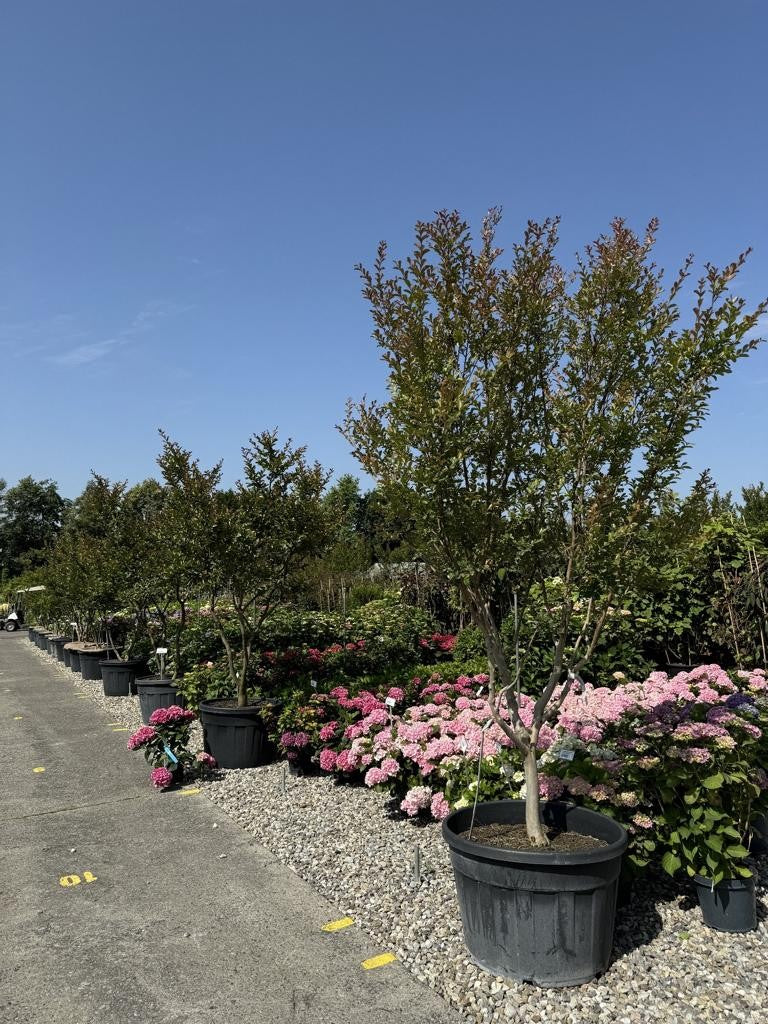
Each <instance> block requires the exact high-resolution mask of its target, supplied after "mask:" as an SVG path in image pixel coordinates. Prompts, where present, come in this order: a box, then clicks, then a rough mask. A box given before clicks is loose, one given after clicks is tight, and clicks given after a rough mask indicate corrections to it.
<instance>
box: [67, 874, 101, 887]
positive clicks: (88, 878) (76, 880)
mask: <svg viewBox="0 0 768 1024" xmlns="http://www.w3.org/2000/svg"><path fill="white" fill-rule="evenodd" d="M95 881H97V878H96V875H94V873H93V872H92V871H84V872H83V877H82V878H81V877H80V875H62V876H61V878H60V879H59V885H61V886H63V887H64V888H65V889H69V888H71V887H72V886H73V885H80V883H81V882H95Z"/></svg>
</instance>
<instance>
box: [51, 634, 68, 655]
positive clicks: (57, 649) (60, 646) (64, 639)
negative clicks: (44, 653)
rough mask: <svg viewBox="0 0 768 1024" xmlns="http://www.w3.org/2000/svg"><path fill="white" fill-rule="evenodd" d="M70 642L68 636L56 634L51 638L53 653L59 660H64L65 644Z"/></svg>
mask: <svg viewBox="0 0 768 1024" xmlns="http://www.w3.org/2000/svg"><path fill="white" fill-rule="evenodd" d="M68 642H69V637H68V636H55V637H53V638H52V639H51V647H52V648H53V650H52V651H51V653H52V654H53V655H54V656H55V658H56V660H57V661H64V644H66V643H68Z"/></svg>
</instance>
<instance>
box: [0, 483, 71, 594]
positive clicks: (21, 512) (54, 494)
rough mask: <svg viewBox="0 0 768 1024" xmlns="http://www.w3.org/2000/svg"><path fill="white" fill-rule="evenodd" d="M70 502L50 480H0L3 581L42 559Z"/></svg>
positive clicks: (0, 538) (35, 565)
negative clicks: (7, 481) (10, 484)
mask: <svg viewBox="0 0 768 1024" xmlns="http://www.w3.org/2000/svg"><path fill="white" fill-rule="evenodd" d="M68 504H69V503H68V502H67V501H66V500H65V499H64V498H62V497H61V495H60V494H59V492H58V489H57V487H56V484H55V483H54V482H53V481H51V480H33V479H32V477H31V476H25V477H23V478H22V479H21V480H19V482H18V483H17V484H16V485H15V486H14V487H7V486H6V482H5V481H4V480H0V581H2V580H6V579H10V578H12V577H14V576H18V575H19V574H20V573H21V572H23V571H24V570H27V569H34V568H36V567H37V566H39V565H41V564H42V563H43V561H44V560H45V550H46V548H47V547H48V546H49V545H50V544H52V543H53V541H54V540H55V538H56V536H57V534H58V532H59V529H60V528H61V522H62V518H63V516H64V514H65V513H66V510H67V507H68Z"/></svg>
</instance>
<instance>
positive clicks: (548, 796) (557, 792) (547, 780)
mask: <svg viewBox="0 0 768 1024" xmlns="http://www.w3.org/2000/svg"><path fill="white" fill-rule="evenodd" d="M564 790H565V786H564V784H563V782H562V780H561V779H558V778H557V776H556V775H539V796H541V797H543V798H544V799H545V800H557V799H558V798H559V797H561V796H562V795H563V791H564Z"/></svg>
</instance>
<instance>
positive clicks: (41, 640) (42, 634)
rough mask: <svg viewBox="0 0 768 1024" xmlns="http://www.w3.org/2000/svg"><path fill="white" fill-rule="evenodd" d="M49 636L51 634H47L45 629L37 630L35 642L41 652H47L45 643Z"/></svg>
mask: <svg viewBox="0 0 768 1024" xmlns="http://www.w3.org/2000/svg"><path fill="white" fill-rule="evenodd" d="M50 635H51V634H50V633H49V632H48V630H47V629H38V631H37V637H36V641H37V646H38V647H39V648H40V650H41V651H46V650H48V648H47V645H46V642H47V640H48V637H49V636H50Z"/></svg>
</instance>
